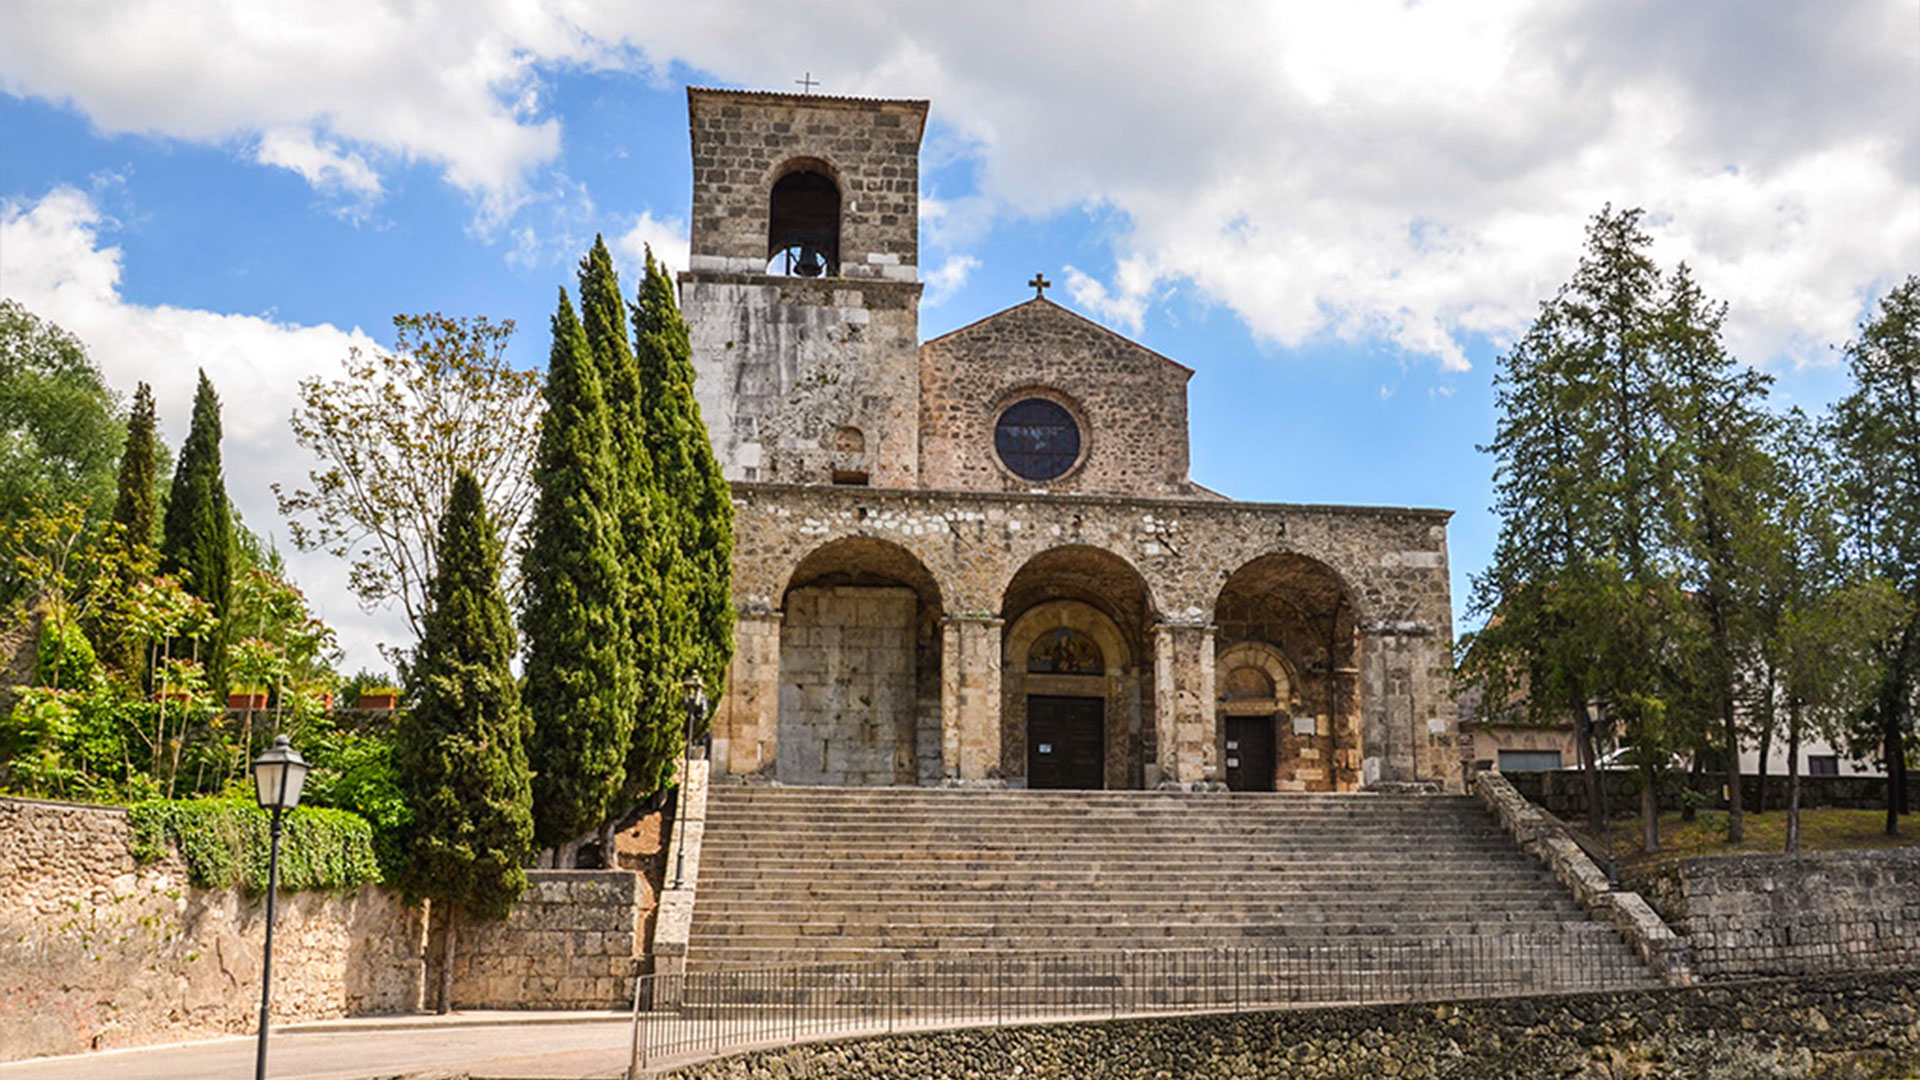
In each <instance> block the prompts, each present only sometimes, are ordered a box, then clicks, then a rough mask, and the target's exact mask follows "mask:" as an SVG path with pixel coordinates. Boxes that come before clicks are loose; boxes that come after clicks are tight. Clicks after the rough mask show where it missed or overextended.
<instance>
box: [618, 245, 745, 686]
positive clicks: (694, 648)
mask: <svg viewBox="0 0 1920 1080" xmlns="http://www.w3.org/2000/svg"><path fill="white" fill-rule="evenodd" d="M633 337H634V356H635V358H636V360H637V362H638V364H639V367H640V402H641V411H642V413H643V414H644V415H645V417H646V425H647V429H646V438H647V452H648V455H649V456H650V457H651V458H652V459H653V474H654V477H655V478H656V479H657V480H658V481H659V484H660V488H661V490H662V491H663V492H665V494H666V506H667V509H668V511H669V512H670V513H671V514H672V519H671V526H672V539H673V546H674V551H673V553H672V555H673V557H672V559H671V560H670V563H669V566H670V577H669V585H668V588H669V592H670V594H671V595H672V596H673V598H674V602H675V603H676V605H677V606H678V607H679V609H680V610H681V611H683V612H684V613H685V615H686V620H685V622H684V623H682V624H681V625H682V626H684V628H685V633H684V639H683V640H682V641H680V642H676V645H678V646H679V648H680V650H682V652H681V655H682V656H684V657H685V664H686V667H687V668H689V669H690V670H693V671H698V672H699V673H700V675H701V677H702V678H703V679H704V680H705V682H706V684H707V686H708V688H709V691H710V693H711V694H712V695H713V696H715V697H718V695H719V693H720V691H721V689H722V688H723V686H724V684H725V681H726V676H727V663H728V661H730V660H731V659H732V658H733V498H732V494H731V493H730V492H729V490H728V488H727V482H726V479H725V478H724V477H723V476H721V474H720V462H719V460H718V459H717V458H715V457H714V454H713V444H712V443H711V442H710V441H709V440H708V438H707V426H706V424H705V423H703V422H702V421H701V418H700V405H699V403H698V402H697V401H696V400H695V399H694V394H693V349H692V346H691V345H690V344H689V342H688V339H687V323H686V320H685V319H684V318H682V317H681V315H680V305H679V303H678V302H677V301H676V300H675V299H674V290H673V281H672V279H670V278H668V277H667V268H666V265H665V264H664V263H660V262H657V261H655V260H654V257H653V251H652V250H651V249H649V250H648V251H647V269H646V277H645V278H644V279H643V280H642V281H641V283H640V293H639V299H638V301H637V302H636V303H635V305H634V309H633Z"/></svg>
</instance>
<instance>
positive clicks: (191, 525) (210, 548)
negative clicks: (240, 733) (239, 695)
mask: <svg viewBox="0 0 1920 1080" xmlns="http://www.w3.org/2000/svg"><path fill="white" fill-rule="evenodd" d="M232 515H233V509H232V507H231V505H230V504H229V503H228V502H227V485H226V480H225V479H224V478H223V477H222V475H221V469H220V399H219V397H218V396H216V395H215V394H214V392H213V384H212V383H211V382H209V381H208V380H207V373H206V372H204V371H203V372H201V373H200V386H199V389H198V390H196V391H195V393H194V396H193V422H192V424H191V425H190V427H189V429H188V431H187V441H186V442H185V443H183V444H182V445H181V447H180V466H179V468H178V469H176V470H174V474H173V491H172V494H171V495H170V496H169V497H168V500H167V514H166V520H165V524H164V527H163V529H162V534H161V541H160V568H161V570H162V571H163V572H165V573H169V574H177V575H179V576H180V580H181V584H183V585H184V586H185V587H186V588H187V590H188V591H189V592H191V593H192V594H193V595H194V596H197V597H199V598H200V599H201V600H204V601H206V603H207V606H208V609H209V614H210V616H211V620H212V621H211V624H210V626H209V627H208V647H207V652H206V656H207V660H206V670H207V682H208V685H209V686H211V687H212V688H213V690H214V692H215V693H225V691H226V643H227V637H228V634H229V629H228V625H227V621H226V620H227V617H228V615H229V614H230V613H231V611H230V609H231V607H232V600H233V516H232Z"/></svg>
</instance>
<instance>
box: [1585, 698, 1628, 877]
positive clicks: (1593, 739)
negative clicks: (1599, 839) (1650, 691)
mask: <svg viewBox="0 0 1920 1080" xmlns="http://www.w3.org/2000/svg"><path fill="white" fill-rule="evenodd" d="M1612 735H1613V715H1612V714H1611V713H1610V712H1608V710H1607V700H1606V699H1605V698H1594V699H1593V700H1592V701H1589V702H1587V744H1588V745H1589V746H1592V747H1593V748H1594V751H1593V752H1594V757H1595V758H1596V759H1597V758H1600V757H1604V756H1605V755H1604V754H1601V753H1600V745H1601V742H1602V741H1603V740H1604V741H1608V742H1610V741H1612ZM1594 781H1595V783H1596V784H1597V786H1598V787H1599V789H1600V820H1601V822H1603V823H1604V824H1605V826H1606V829H1607V888H1608V890H1610V891H1611V890H1616V889H1618V888H1619V887H1620V875H1619V871H1618V867H1617V865H1616V864H1615V862H1614V858H1613V814H1612V812H1611V811H1610V810H1609V809H1608V807H1607V770H1605V769H1603V768H1600V767H1599V765H1598V763H1597V762H1596V764H1595V766H1594Z"/></svg>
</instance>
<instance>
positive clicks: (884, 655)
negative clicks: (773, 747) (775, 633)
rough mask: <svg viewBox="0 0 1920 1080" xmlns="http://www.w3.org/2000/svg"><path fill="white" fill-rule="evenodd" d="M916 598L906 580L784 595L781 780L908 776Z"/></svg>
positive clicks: (857, 781)
mask: <svg viewBox="0 0 1920 1080" xmlns="http://www.w3.org/2000/svg"><path fill="white" fill-rule="evenodd" d="M918 605H919V597H918V596H917V595H915V593H914V591H913V590H912V589H907V588H882V587H856V586H826V587H816V588H802V589H795V590H794V591H793V593H792V594H791V595H790V596H788V597H787V609H786V617H785V619H784V620H783V621H782V622H781V624H780V711H779V769H778V773H777V775H778V776H779V777H780V779H781V780H782V781H783V782H785V783H790V784H850V785H854V786H864V785H875V784H880V785H885V784H894V783H905V784H911V783H913V782H914V780H915V777H916V772H917V768H916V762H915V760H914V736H915V731H916V728H917V726H918V724H917V712H918V704H919V696H920V695H919V688H918V682H917V680H918V672H917V670H916V667H915V650H914V641H915V636H916V632H917V627H918V623H919V606H918Z"/></svg>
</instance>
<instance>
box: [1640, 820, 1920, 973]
mask: <svg viewBox="0 0 1920 1080" xmlns="http://www.w3.org/2000/svg"><path fill="white" fill-rule="evenodd" d="M1636 884H1637V885H1638V886H1639V887H1640V889H1641V891H1642V892H1644V893H1646V894H1647V898H1648V900H1649V901H1651V902H1652V903H1653V905H1654V907H1655V908H1657V909H1658V910H1659V911H1660V912H1661V914H1662V915H1664V916H1665V917H1666V919H1667V922H1668V923H1669V924H1671V925H1672V926H1673V927H1674V929H1676V930H1678V931H1680V932H1681V933H1683V934H1685V935H1686V936H1687V937H1688V939H1689V940H1690V941H1691V943H1692V946H1693V962H1694V968H1695V970H1696V971H1697V972H1699V973H1700V974H1701V975H1703V976H1707V977H1727V976H1736V975H1789V974H1803V973H1814V972H1829V971H1850V970H1861V969H1879V968H1897V967H1914V966H1920V848H1895V849H1891V850H1887V851H1847V852H1821V853H1818V854H1807V855H1743V856H1738V857H1732V858H1713V859H1688V860H1685V861H1683V862H1681V863H1679V864H1678V865H1676V866H1671V867H1667V868H1664V869H1663V870H1661V871H1660V872H1658V873H1655V874H1653V875H1649V876H1648V877H1646V878H1645V879H1644V880H1642V881H1638V882H1636Z"/></svg>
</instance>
